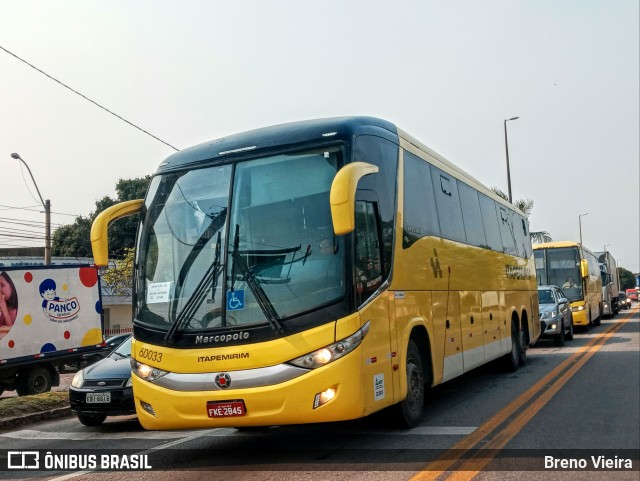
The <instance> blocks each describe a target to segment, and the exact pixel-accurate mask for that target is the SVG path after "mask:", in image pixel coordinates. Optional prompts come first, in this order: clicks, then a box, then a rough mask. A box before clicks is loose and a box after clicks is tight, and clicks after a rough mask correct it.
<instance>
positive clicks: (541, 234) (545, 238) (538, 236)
mask: <svg viewBox="0 0 640 481" xmlns="http://www.w3.org/2000/svg"><path fill="white" fill-rule="evenodd" d="M491 190H492V191H493V193H494V194H496V195H497V196H499V197H502V198H503V199H504V200H506V201H508V200H509V197H508V196H507V194H505V193H504V192H502V191H501V190H500V189H498V188H497V187H492V188H491ZM513 206H514V207H517V208H518V209H520V210H521V211H522V213H523V214H524V216H525V218H526V219H527V220H528V219H529V216H530V215H531V212H532V211H533V200H531V199H520V200H516V201H515V202H513ZM529 236H530V237H531V242H532V243H533V244H542V243H543V242H551V241H552V240H553V239H552V238H551V236H550V235H549V233H548V232H547V231H537V232H533V231H529Z"/></svg>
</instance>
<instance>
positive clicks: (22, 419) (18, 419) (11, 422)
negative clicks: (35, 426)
mask: <svg viewBox="0 0 640 481" xmlns="http://www.w3.org/2000/svg"><path fill="white" fill-rule="evenodd" d="M72 414H73V413H72V412H71V407H62V408H56V409H51V410H49V411H42V412H39V413H32V414H25V415H22V416H14V417H10V418H4V419H0V429H1V430H4V429H10V428H15V427H16V426H24V425H26V424H32V423H36V422H38V421H47V420H49V419H58V418H63V417H67V416H71V415H72Z"/></svg>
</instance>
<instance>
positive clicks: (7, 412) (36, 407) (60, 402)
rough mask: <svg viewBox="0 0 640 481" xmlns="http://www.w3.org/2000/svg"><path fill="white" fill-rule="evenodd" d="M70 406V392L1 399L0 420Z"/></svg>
mask: <svg viewBox="0 0 640 481" xmlns="http://www.w3.org/2000/svg"><path fill="white" fill-rule="evenodd" d="M68 406H69V393H68V392H46V393H43V394H35V395H33V396H20V397H4V398H0V419H3V418H11V417H14V416H21V415H24V414H34V413H39V412H43V411H48V410H50V409H55V408H63V407H68Z"/></svg>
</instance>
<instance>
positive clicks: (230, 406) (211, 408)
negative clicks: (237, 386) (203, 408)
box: [207, 399, 247, 418]
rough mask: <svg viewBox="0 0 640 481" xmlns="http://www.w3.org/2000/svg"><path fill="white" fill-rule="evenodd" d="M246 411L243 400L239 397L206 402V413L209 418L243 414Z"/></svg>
mask: <svg viewBox="0 0 640 481" xmlns="http://www.w3.org/2000/svg"><path fill="white" fill-rule="evenodd" d="M246 413H247V409H246V408H245V406H244V401H243V400H241V399H235V400H233V401H208V402H207V415H208V416H209V417H210V418H229V417H235V416H244V415H245V414H246Z"/></svg>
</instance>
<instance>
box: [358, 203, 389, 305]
mask: <svg viewBox="0 0 640 481" xmlns="http://www.w3.org/2000/svg"><path fill="white" fill-rule="evenodd" d="M355 224H356V229H355V244H356V245H355V263H354V273H353V275H354V280H355V283H356V304H357V305H361V304H362V303H363V302H365V301H366V300H367V299H368V298H369V297H370V296H371V294H373V293H374V292H375V291H376V289H377V288H378V287H380V284H382V262H381V257H380V227H379V222H378V213H377V206H376V204H375V203H374V202H367V201H357V202H356V216H355Z"/></svg>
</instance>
